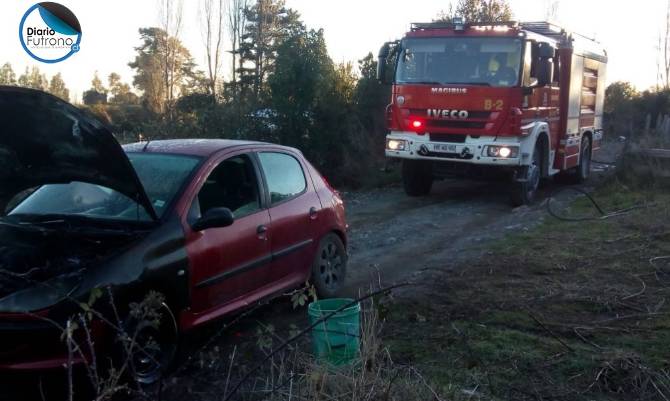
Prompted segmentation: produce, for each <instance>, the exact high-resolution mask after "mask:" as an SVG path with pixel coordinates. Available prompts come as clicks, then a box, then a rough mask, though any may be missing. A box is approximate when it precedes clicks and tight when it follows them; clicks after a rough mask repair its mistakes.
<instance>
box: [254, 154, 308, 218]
mask: <svg viewBox="0 0 670 401" xmlns="http://www.w3.org/2000/svg"><path fill="white" fill-rule="evenodd" d="M258 157H259V159H260V161H261V166H262V168H263V172H264V173H265V179H266V181H267V185H268V191H269V192H270V201H271V202H272V204H273V205H274V204H277V203H280V202H283V201H285V200H288V199H291V198H293V197H296V196H298V195H300V194H301V193H303V192H304V191H305V189H307V181H306V180H305V173H304V172H303V171H302V166H301V165H300V162H299V161H298V159H296V158H295V157H293V156H291V155H288V154H286V153H278V152H262V153H259V154H258Z"/></svg>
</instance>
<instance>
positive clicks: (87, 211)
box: [0, 87, 347, 382]
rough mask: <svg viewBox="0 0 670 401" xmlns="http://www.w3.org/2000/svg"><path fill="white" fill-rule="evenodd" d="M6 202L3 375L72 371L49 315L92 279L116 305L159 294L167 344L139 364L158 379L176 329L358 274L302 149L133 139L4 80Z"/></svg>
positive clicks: (64, 310)
mask: <svg viewBox="0 0 670 401" xmlns="http://www.w3.org/2000/svg"><path fill="white" fill-rule="evenodd" d="M0 206H1V207H2V211H3V213H2V216H1V217H0V370H35V369H50V368H58V367H61V366H63V365H64V364H65V362H66V356H67V355H66V353H65V348H64V346H63V342H62V340H61V334H62V333H60V332H59V330H58V328H57V327H56V325H55V324H53V323H58V324H64V322H65V321H66V320H67V318H68V316H70V315H71V314H72V313H75V312H77V311H80V309H78V308H80V304H79V302H85V300H86V299H87V298H88V297H89V294H90V293H91V291H92V290H93V289H103V288H104V289H106V290H107V292H109V293H110V296H111V294H113V297H114V302H115V303H116V304H117V305H119V310H120V311H124V310H127V307H126V306H127V305H128V304H129V303H130V302H133V301H136V300H138V299H140V298H141V297H143V296H144V295H146V294H147V293H148V292H150V291H156V292H159V293H161V294H163V296H164V299H165V302H164V303H163V307H162V310H161V323H160V333H156V335H155V337H156V338H157V339H158V348H157V349H154V350H153V351H152V352H154V353H155V354H154V355H152V358H148V359H142V361H141V362H140V365H141V366H138V367H136V378H137V379H138V380H139V381H144V382H151V381H153V380H156V378H157V377H159V376H160V374H161V372H162V370H163V369H164V368H165V366H166V365H167V361H168V360H169V359H170V357H171V356H172V355H173V351H174V345H175V340H176V338H177V336H178V334H179V333H182V332H184V331H186V330H189V329H192V328H194V327H197V326H199V325H202V324H203V323H206V322H210V321H212V320H213V319H216V318H219V317H221V316H224V315H226V314H229V313H232V312H236V311H239V310H240V309H242V308H245V307H247V306H248V305H250V304H253V303H255V302H257V301H259V300H262V299H267V298H269V297H272V296H276V295H278V294H281V293H283V292H285V291H286V290H289V289H292V288H296V287H299V286H301V285H302V284H303V283H305V282H306V281H307V280H311V282H312V283H313V284H314V285H315V287H316V289H317V290H318V292H319V294H320V296H322V297H329V296H333V295H335V294H336V293H337V292H338V290H340V289H341V287H342V285H343V282H344V277H345V273H346V263H347V254H346V243H347V238H346V223H345V216H344V206H343V202H342V200H341V198H340V197H339V195H338V194H337V192H336V191H334V190H333V189H332V188H331V187H330V186H329V184H328V183H327V181H326V180H325V179H324V178H323V177H322V176H321V175H320V174H319V172H318V171H317V170H316V169H315V168H314V167H313V166H312V165H311V164H310V163H309V162H308V161H307V160H305V158H304V157H303V156H302V154H301V153H300V152H299V151H297V150H295V149H292V148H288V147H283V146H279V145H273V144H268V143H259V142H247V141H232V140H167V141H152V142H145V143H137V144H131V145H126V146H124V147H122V146H121V145H119V144H118V143H117V141H116V140H115V139H114V137H113V136H112V133H111V132H110V131H109V130H108V129H107V128H106V127H105V126H104V125H103V124H101V123H100V122H98V121H97V120H95V119H94V118H91V117H90V116H88V115H87V114H86V113H84V112H82V111H81V110H79V109H77V108H76V107H74V106H72V105H70V104H67V103H65V102H63V101H62V100H60V99H57V98H56V97H54V96H51V95H48V94H46V93H43V92H40V91H35V90H30V89H21V88H15V87H0ZM99 326H100V327H94V328H93V330H92V331H93V333H94V334H95V335H100V336H101V337H103V336H104V335H105V333H104V332H105V327H104V324H100V325H99ZM96 343H104V341H102V340H100V341H97V342H96ZM142 364H144V365H142Z"/></svg>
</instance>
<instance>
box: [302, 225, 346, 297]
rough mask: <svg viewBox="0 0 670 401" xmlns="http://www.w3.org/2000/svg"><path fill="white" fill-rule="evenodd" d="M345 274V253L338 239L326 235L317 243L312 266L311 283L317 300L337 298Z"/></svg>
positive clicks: (335, 236) (332, 235) (333, 235)
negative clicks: (317, 246)
mask: <svg viewBox="0 0 670 401" xmlns="http://www.w3.org/2000/svg"><path fill="white" fill-rule="evenodd" d="M346 273H347V251H346V249H345V248H344V244H343V243H342V240H341V239H340V237H338V236H337V235H336V234H333V233H331V234H328V235H326V236H325V237H323V239H322V240H321V241H320V242H319V248H318V249H317V252H316V256H315V258H314V263H313V264H312V280H311V281H312V283H313V284H314V287H316V292H317V295H318V296H319V298H332V297H335V296H337V294H338V293H339V291H340V290H341V289H342V287H343V286H344V279H345V277H346Z"/></svg>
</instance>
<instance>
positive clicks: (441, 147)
mask: <svg viewBox="0 0 670 401" xmlns="http://www.w3.org/2000/svg"><path fill="white" fill-rule="evenodd" d="M433 150H434V151H435V152H446V153H456V151H457V150H456V145H448V144H442V143H436V144H434V145H433Z"/></svg>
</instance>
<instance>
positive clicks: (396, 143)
mask: <svg viewBox="0 0 670 401" xmlns="http://www.w3.org/2000/svg"><path fill="white" fill-rule="evenodd" d="M386 149H388V150H407V141H406V140H404V139H387V140H386Z"/></svg>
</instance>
